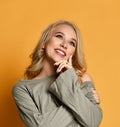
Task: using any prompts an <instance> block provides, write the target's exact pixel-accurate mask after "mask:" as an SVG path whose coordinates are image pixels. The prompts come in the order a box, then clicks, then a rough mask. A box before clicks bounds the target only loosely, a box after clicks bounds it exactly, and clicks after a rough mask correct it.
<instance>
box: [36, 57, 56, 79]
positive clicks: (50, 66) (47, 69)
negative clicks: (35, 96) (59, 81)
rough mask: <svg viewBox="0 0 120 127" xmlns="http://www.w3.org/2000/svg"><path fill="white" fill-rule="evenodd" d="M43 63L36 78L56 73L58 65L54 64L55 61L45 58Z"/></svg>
mask: <svg viewBox="0 0 120 127" xmlns="http://www.w3.org/2000/svg"><path fill="white" fill-rule="evenodd" d="M43 64H44V65H43V69H42V71H41V73H40V74H39V75H38V76H37V77H35V78H44V77H47V76H51V75H55V74H56V67H55V66H54V63H53V62H50V61H47V60H46V59H45V60H44V63H43Z"/></svg>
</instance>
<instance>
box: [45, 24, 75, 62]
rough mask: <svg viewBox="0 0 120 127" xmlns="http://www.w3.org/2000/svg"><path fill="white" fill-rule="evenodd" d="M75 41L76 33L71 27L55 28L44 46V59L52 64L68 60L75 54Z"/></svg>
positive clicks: (63, 25) (62, 25)
mask: <svg viewBox="0 0 120 127" xmlns="http://www.w3.org/2000/svg"><path fill="white" fill-rule="evenodd" d="M76 40H77V37H76V33H75V31H74V29H73V28H72V27H71V26H69V25H65V24H61V25H58V26H56V27H55V28H54V30H53V31H52V35H51V38H50V39H49V41H48V42H47V43H46V44H45V52H46V58H48V59H49V60H52V61H53V62H57V61H59V60H62V59H65V60H68V59H69V57H70V56H71V55H73V54H74V53H75V50H76V45H77V41H76Z"/></svg>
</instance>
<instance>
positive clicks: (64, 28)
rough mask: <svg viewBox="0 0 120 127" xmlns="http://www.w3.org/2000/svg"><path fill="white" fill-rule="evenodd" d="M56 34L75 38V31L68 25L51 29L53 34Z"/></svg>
mask: <svg viewBox="0 0 120 127" xmlns="http://www.w3.org/2000/svg"><path fill="white" fill-rule="evenodd" d="M57 32H62V33H63V34H67V35H69V36H72V37H74V38H76V33H75V30H74V29H73V28H72V26H70V25H66V24H61V25H58V26H56V27H55V28H54V29H53V33H57Z"/></svg>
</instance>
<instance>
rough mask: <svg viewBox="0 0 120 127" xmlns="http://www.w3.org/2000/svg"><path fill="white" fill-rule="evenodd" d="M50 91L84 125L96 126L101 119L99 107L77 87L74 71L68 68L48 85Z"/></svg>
mask: <svg viewBox="0 0 120 127" xmlns="http://www.w3.org/2000/svg"><path fill="white" fill-rule="evenodd" d="M50 91H51V92H52V93H53V94H54V95H55V96H56V97H57V98H58V99H59V100H60V101H61V102H62V103H63V104H65V105H66V106H67V107H68V108H69V109H70V110H71V112H72V114H73V116H74V117H75V118H76V119H77V121H78V122H79V123H80V124H82V125H83V126H85V127H97V126H98V125H99V124H100V122H101V119H102V111H101V109H100V107H99V106H98V105H97V104H95V103H93V102H92V101H91V100H90V98H89V97H86V96H85V95H84V94H83V92H82V90H81V89H80V88H78V82H77V77H76V74H75V72H74V71H73V70H72V69H70V70H67V71H66V72H65V73H63V74H61V75H60V76H59V77H58V78H57V80H56V81H55V82H54V83H53V84H52V85H51V86H50Z"/></svg>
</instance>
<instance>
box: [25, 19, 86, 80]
mask: <svg viewBox="0 0 120 127" xmlns="http://www.w3.org/2000/svg"><path fill="white" fill-rule="evenodd" d="M63 24H64V25H69V26H71V27H72V28H73V29H74V31H75V33H76V36H77V47H76V51H75V53H74V56H73V62H72V64H73V67H74V69H75V70H76V73H77V74H78V75H79V76H82V74H83V73H84V72H86V70H87V66H86V62H85V58H84V53H83V47H82V39H81V34H80V31H79V28H78V27H77V26H76V25H75V24H73V23H71V22H69V21H63V20H60V21H57V22H55V23H53V24H51V25H49V26H48V27H47V29H45V31H43V33H42V35H41V38H40V40H39V42H38V44H37V45H36V47H35V49H34V50H33V52H32V54H31V55H30V58H31V64H30V65H29V66H28V67H27V69H26V71H25V76H26V77H27V78H28V79H32V78H34V77H36V76H37V75H39V74H40V72H41V70H42V68H43V61H44V58H45V52H44V49H43V48H42V46H43V45H44V44H45V43H47V42H48V41H49V39H50V38H51V35H52V32H53V30H54V29H55V28H56V27H57V26H58V25H63ZM48 43H49V42H48Z"/></svg>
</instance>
